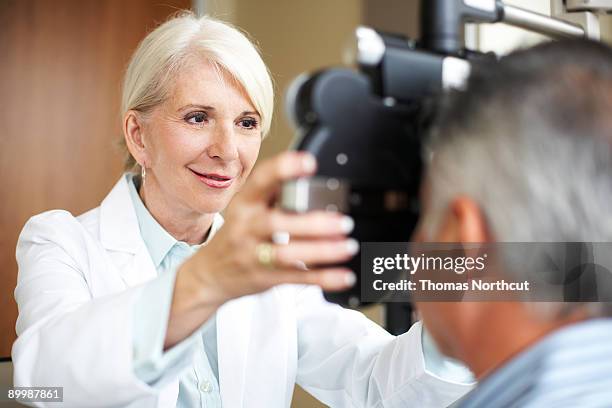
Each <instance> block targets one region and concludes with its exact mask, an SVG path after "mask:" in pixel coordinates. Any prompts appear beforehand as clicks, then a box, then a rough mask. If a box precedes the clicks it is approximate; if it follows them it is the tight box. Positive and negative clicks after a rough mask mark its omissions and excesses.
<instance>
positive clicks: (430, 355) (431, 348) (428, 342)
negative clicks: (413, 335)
mask: <svg viewBox="0 0 612 408" xmlns="http://www.w3.org/2000/svg"><path fill="white" fill-rule="evenodd" d="M421 344H422V345H423V359H424V362H425V371H426V372H427V373H429V374H430V375H434V376H436V377H439V378H442V379H444V380H446V381H452V382H456V383H463V384H472V383H474V382H475V381H476V379H475V378H474V375H473V374H472V372H471V371H470V370H469V369H468V368H467V367H466V366H465V365H463V364H461V362H459V361H457V360H455V359H452V358H449V357H446V356H445V355H443V354H442V353H441V352H440V351H439V350H438V347H437V346H436V343H435V342H434V339H433V338H432V337H431V334H429V332H428V331H427V329H426V328H425V326H423V329H422V331H421Z"/></svg>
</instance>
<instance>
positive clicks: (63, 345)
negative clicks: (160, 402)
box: [12, 211, 157, 407]
mask: <svg viewBox="0 0 612 408" xmlns="http://www.w3.org/2000/svg"><path fill="white" fill-rule="evenodd" d="M103 255H104V254H103V253H102V252H101V250H100V248H99V246H98V247H96V243H95V242H94V240H93V238H92V237H91V236H90V235H89V234H88V232H87V231H86V230H85V229H84V228H83V226H82V225H81V224H80V222H79V221H78V220H77V219H76V218H74V217H73V216H72V215H71V214H69V213H68V212H66V211H50V212H47V213H43V214H41V215H38V216H36V217H33V218H32V219H30V220H29V221H28V222H27V224H26V225H25V227H24V229H23V231H22V233H21V235H20V237H19V241H18V244H17V262H18V265H19V273H18V278H17V287H16V289H15V299H16V301H17V305H18V308H19V317H18V319H17V335H18V338H17V340H16V341H15V343H14V345H13V350H12V357H13V364H14V384H15V386H19V387H44V386H49V387H50V386H56V387H64V392H63V397H64V402H63V403H62V406H65V407H83V406H92V407H93V406H100V407H102V406H125V405H128V404H129V403H130V402H134V401H141V402H142V403H143V406H145V405H148V406H154V405H155V403H156V399H157V391H156V390H154V389H152V388H150V387H148V386H147V385H146V384H144V383H143V382H141V381H139V380H138V379H137V378H136V377H135V376H134V373H133V365H132V341H131V340H132V313H131V311H132V309H133V305H134V303H135V302H136V299H137V298H138V296H139V292H140V290H141V288H140V287H133V288H129V289H127V290H123V291H120V292H117V293H115V294H111V295H108V296H104V297H99V298H93V297H92V294H91V289H90V286H89V283H88V282H91V279H92V276H90V275H89V272H90V266H91V265H96V267H97V268H98V269H104V265H105V264H106V262H108V260H107V259H106V258H105V257H104V256H103ZM90 263H91V264H90ZM109 269H110V268H109ZM105 279H106V282H109V281H111V280H112V275H111V276H108V277H106V278H105ZM117 279H118V280H120V278H119V277H118V276H117ZM120 286H122V285H121V282H117V287H120ZM100 397H102V398H100ZM37 405H39V406H44V404H43V403H38V404H37Z"/></svg>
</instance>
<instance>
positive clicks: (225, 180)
mask: <svg viewBox="0 0 612 408" xmlns="http://www.w3.org/2000/svg"><path fill="white" fill-rule="evenodd" d="M189 170H191V172H192V173H193V174H194V175H195V176H196V177H197V178H198V179H199V180H200V181H201V182H202V183H204V184H205V185H207V186H208V187H211V188H221V189H223V188H228V187H229V186H231V185H232V182H233V181H234V178H233V177H229V176H224V175H222V174H217V173H199V172H197V171H195V170H193V169H189Z"/></svg>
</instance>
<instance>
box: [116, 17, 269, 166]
mask: <svg viewBox="0 0 612 408" xmlns="http://www.w3.org/2000/svg"><path fill="white" fill-rule="evenodd" d="M193 55H201V56H204V57H205V58H206V59H208V60H209V61H210V62H212V63H213V64H214V65H215V66H217V67H219V68H221V69H223V70H225V71H226V72H227V73H229V74H230V76H231V77H233V78H234V79H235V80H236V81H237V83H239V84H240V85H241V86H242V87H243V88H244V91H245V92H246V94H247V95H248V97H249V99H250V101H251V103H252V104H253V106H254V107H255V109H256V110H257V112H258V113H259V115H260V116H261V129H262V136H263V137H265V136H266V135H267V133H268V131H269V130H270V124H271V122H272V112H273V109H274V91H273V85H272V78H271V76H270V73H269V71H268V68H267V67H266V65H265V64H264V62H263V60H262V58H261V55H260V54H259V51H258V50H257V47H256V46H255V45H254V44H253V43H252V42H251V41H250V40H249V39H248V37H247V36H246V35H245V34H244V33H242V32H241V31H239V30H238V29H237V28H235V27H233V26H232V25H230V24H228V23H225V22H222V21H219V20H217V19H214V18H212V17H208V16H203V17H196V16H195V15H194V14H193V13H192V12H190V11H182V12H180V13H179V14H177V15H175V16H174V17H171V18H170V19H169V20H168V21H166V22H165V23H163V24H161V25H160V26H158V27H157V28H156V29H155V30H153V31H152V32H150V33H149V34H148V35H147V36H146V37H145V38H144V39H143V40H142V42H141V43H140V44H139V46H138V48H137V49H136V51H135V52H134V54H133V55H132V59H131V60H130V63H129V65H128V68H127V71H126V73H125V78H124V82H123V94H122V98H121V114H122V116H124V115H125V114H126V113H127V112H128V111H129V110H135V111H138V112H142V113H147V112H149V111H150V110H151V109H153V108H154V107H155V106H157V105H159V104H160V103H162V102H163V101H164V100H165V99H166V98H167V96H168V94H169V92H170V89H171V82H172V80H173V79H174V78H175V77H176V74H177V73H178V72H179V70H180V69H181V67H183V66H184V64H185V63H186V61H187V60H188V58H189V57H190V56H193ZM123 145H124V146H125V143H123ZM125 150H126V151H127V148H126V149H125ZM126 153H127V156H126V163H125V167H126V169H132V168H133V167H134V166H135V165H136V162H135V160H134V158H133V157H132V156H131V155H130V154H129V152H126Z"/></svg>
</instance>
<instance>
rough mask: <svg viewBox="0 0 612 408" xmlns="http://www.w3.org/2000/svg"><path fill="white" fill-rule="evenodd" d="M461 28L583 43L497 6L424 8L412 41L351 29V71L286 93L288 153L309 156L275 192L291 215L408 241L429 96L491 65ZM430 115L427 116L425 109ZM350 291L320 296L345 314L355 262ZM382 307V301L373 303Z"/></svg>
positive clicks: (447, 2)
mask: <svg viewBox="0 0 612 408" xmlns="http://www.w3.org/2000/svg"><path fill="white" fill-rule="evenodd" d="M466 22H489V23H494V22H505V23H508V24H511V25H514V26H519V27H523V28H526V29H529V30H532V31H537V32H540V33H543V34H547V35H549V36H551V37H584V36H585V31H584V29H583V28H582V27H580V26H578V25H575V24H572V23H568V22H565V21H562V20H558V19H554V18H551V17H547V16H544V15H541V14H537V13H533V12H530V11H527V10H523V9H520V8H517V7H512V6H508V5H505V4H504V3H503V2H502V1H496V0H424V1H422V2H421V39H420V40H419V41H418V42H415V41H412V40H410V39H408V38H406V37H402V36H398V35H393V34H385V33H382V32H377V31H375V30H374V29H371V28H367V27H359V28H358V29H357V30H356V50H357V51H356V62H357V64H358V70H352V69H348V68H330V69H323V70H321V71H318V72H315V73H313V74H310V75H307V76H301V77H299V78H298V79H296V81H295V82H294V83H293V85H292V87H291V88H290V90H289V92H288V95H287V104H288V114H289V115H290V116H291V117H292V119H293V121H294V123H295V125H296V127H297V129H298V136H297V138H296V143H295V146H294V147H295V149H297V150H305V151H309V152H311V153H312V154H314V155H315V156H316V157H317V159H318V163H319V167H318V170H317V174H316V175H315V176H314V177H312V178H309V179H299V180H295V181H293V182H290V183H287V184H286V185H285V186H284V187H283V192H282V198H281V205H282V206H283V208H285V209H287V210H290V211H297V212H303V211H308V210H312V209H326V210H335V211H341V212H343V213H347V214H349V215H351V216H352V217H353V218H354V219H355V221H356V226H355V230H354V232H353V233H352V236H353V237H354V238H356V239H357V240H359V241H360V242H392V241H409V240H410V237H411V234H412V231H413V229H414V227H415V224H416V221H417V219H418V215H419V200H418V192H419V187H420V181H421V176H422V156H421V155H422V151H421V150H422V149H421V147H422V146H421V141H422V137H423V134H424V133H425V129H426V127H427V124H428V120H429V119H428V118H430V117H431V114H432V113H433V109H434V108H435V100H436V98H437V97H438V96H439V95H440V94H441V93H442V92H443V91H444V90H445V89H449V88H461V87H463V85H464V84H465V81H466V79H467V77H468V76H469V72H470V67H471V63H474V61H477V60H478V59H480V58H495V56H493V55H485V54H482V53H479V52H476V51H473V50H468V49H466V48H465V47H464V40H463V37H464V25H465V23H466ZM432 107H434V108H432ZM349 267H351V269H353V270H354V271H355V272H356V273H357V278H358V280H357V283H356V284H355V286H354V287H353V288H352V289H351V290H349V291H346V292H340V293H326V294H325V296H326V298H327V299H328V300H330V301H332V302H336V303H340V304H343V305H348V306H350V307H358V306H361V305H363V304H364V303H363V302H362V301H361V296H360V281H361V280H360V278H359V275H360V273H359V271H360V265H359V256H356V257H355V258H354V259H353V260H352V261H350V262H349ZM379 300H383V299H379ZM386 306H387V309H386V311H387V329H388V330H389V331H390V332H392V333H395V334H398V333H401V332H404V331H406V329H407V328H408V327H409V325H410V321H409V318H407V316H409V315H410V313H409V312H410V307H409V306H408V305H406V304H398V303H389V304H387V305H386Z"/></svg>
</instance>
